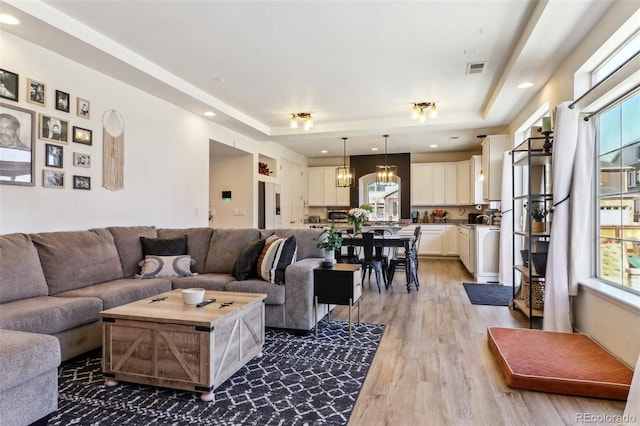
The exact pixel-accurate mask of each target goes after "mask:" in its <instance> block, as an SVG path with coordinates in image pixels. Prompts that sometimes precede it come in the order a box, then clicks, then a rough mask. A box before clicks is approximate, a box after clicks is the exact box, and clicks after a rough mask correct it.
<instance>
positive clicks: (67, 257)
mask: <svg viewBox="0 0 640 426" xmlns="http://www.w3.org/2000/svg"><path fill="white" fill-rule="evenodd" d="M31 239H32V240H33V243H34V245H35V246H36V249H37V250H38V255H39V256H40V263H41V264H42V270H43V271H44V276H45V277H46V279H47V285H48V287H49V294H56V293H60V292H62V291H67V290H73V289H76V288H80V287H85V286H88V285H91V284H95V283H100V282H105V281H111V280H115V279H118V278H122V276H123V275H122V266H121V265H120V258H119V257H118V250H117V249H116V245H115V243H114V241H113V236H112V235H111V233H110V232H109V231H108V230H106V229H92V230H90V231H73V232H48V233H41V234H32V235H31Z"/></svg>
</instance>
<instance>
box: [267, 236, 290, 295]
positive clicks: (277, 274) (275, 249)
mask: <svg viewBox="0 0 640 426" xmlns="http://www.w3.org/2000/svg"><path fill="white" fill-rule="evenodd" d="M296 253H297V244H296V237H294V236H293V235H292V236H290V237H289V238H287V239H284V238H280V237H278V236H277V235H275V234H274V235H272V236H270V237H269V238H267V239H266V240H265V244H264V248H263V249H262V252H261V253H260V257H259V258H258V275H260V277H261V278H262V279H263V280H265V281H269V282H270V283H274V284H284V270H285V269H286V267H287V266H289V265H291V264H292V263H293V262H295V261H296Z"/></svg>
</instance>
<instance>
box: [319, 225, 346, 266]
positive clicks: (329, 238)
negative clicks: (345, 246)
mask: <svg viewBox="0 0 640 426" xmlns="http://www.w3.org/2000/svg"><path fill="white" fill-rule="evenodd" d="M316 241H318V243H317V244H316V247H318V248H321V249H323V250H324V263H325V264H326V266H332V265H333V264H334V263H336V250H338V249H340V248H341V247H342V236H341V235H340V232H339V231H338V230H337V229H336V227H335V225H334V224H333V223H331V226H329V228H326V229H325V230H324V231H322V232H321V233H320V235H318V237H317V238H316Z"/></svg>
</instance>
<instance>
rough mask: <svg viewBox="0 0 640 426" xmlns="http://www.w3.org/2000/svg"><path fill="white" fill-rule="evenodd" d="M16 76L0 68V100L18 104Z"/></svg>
mask: <svg viewBox="0 0 640 426" xmlns="http://www.w3.org/2000/svg"><path fill="white" fill-rule="evenodd" d="M18 87H19V85H18V74H16V73H14V72H11V71H7V70H3V69H2V68H0V98H4V99H9V100H10V101H15V102H18Z"/></svg>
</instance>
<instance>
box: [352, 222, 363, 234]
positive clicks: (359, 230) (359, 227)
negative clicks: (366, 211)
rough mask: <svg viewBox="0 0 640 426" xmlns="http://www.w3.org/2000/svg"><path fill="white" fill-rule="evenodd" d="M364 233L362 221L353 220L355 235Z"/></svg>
mask: <svg viewBox="0 0 640 426" xmlns="http://www.w3.org/2000/svg"><path fill="white" fill-rule="evenodd" d="M356 234H362V222H353V235H356Z"/></svg>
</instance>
